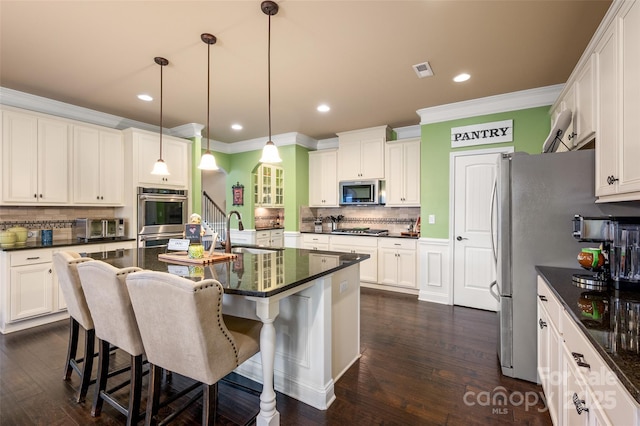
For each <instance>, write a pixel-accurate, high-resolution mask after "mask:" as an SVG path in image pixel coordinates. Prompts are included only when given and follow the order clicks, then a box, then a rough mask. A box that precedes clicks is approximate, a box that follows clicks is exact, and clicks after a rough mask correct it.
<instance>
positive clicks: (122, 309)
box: [77, 260, 144, 425]
mask: <svg viewBox="0 0 640 426" xmlns="http://www.w3.org/2000/svg"><path fill="white" fill-rule="evenodd" d="M77 268H78V275H79V276H80V282H81V284H82V289H83V290H84V294H85V296H86V299H87V305H88V306H89V310H90V311H91V316H92V317H93V323H94V326H95V333H96V337H97V338H98V377H97V379H96V381H97V386H96V389H95V394H94V397H93V405H92V408H91V415H92V416H94V417H97V416H99V415H100V413H101V411H102V405H103V402H104V401H106V402H107V403H109V404H110V405H111V406H113V407H114V408H115V409H116V410H118V411H119V412H121V413H122V414H124V415H126V416H127V425H135V424H137V423H138V421H139V420H140V419H141V416H140V397H141V392H142V361H143V355H144V346H143V345H142V339H141V338H140V331H139V330H138V324H137V323H136V318H135V315H134V313H133V309H132V307H131V301H130V299H129V293H128V291H127V287H126V282H125V280H126V277H127V276H128V275H130V274H131V273H132V272H137V271H141V269H140V268H124V269H118V268H115V267H114V266H112V265H109V264H108V263H105V262H102V261H99V260H92V261H90V262H83V263H81V264H79V265H78V266H77ZM109 344H112V345H115V346H117V347H118V348H119V349H120V350H123V351H125V352H126V353H128V354H129V355H130V356H131V369H130V381H129V385H130V386H129V403H128V406H127V407H124V406H123V405H122V404H120V403H119V402H118V401H117V400H116V399H115V398H114V397H113V396H112V394H111V392H115V391H117V390H119V389H121V388H122V387H123V386H124V385H126V384H123V383H120V384H118V385H115V386H114V387H113V388H112V389H110V390H107V379H108V377H109Z"/></svg>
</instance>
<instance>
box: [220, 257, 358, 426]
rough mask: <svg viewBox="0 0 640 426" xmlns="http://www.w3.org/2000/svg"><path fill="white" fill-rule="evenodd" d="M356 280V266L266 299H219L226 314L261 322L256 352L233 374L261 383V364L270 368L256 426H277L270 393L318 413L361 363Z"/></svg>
mask: <svg viewBox="0 0 640 426" xmlns="http://www.w3.org/2000/svg"><path fill="white" fill-rule="evenodd" d="M359 277H360V265H359V264H355V265H353V266H350V267H347V268H344V269H341V270H339V271H337V272H334V273H333V274H330V275H326V276H323V277H320V278H317V279H315V280H313V281H310V282H309V283H307V284H305V285H303V286H300V287H297V288H295V289H294V291H293V292H283V293H280V294H278V295H276V296H273V297H270V298H259V297H255V298H253V297H247V296H236V295H228V294H225V295H224V301H223V303H224V308H223V311H224V313H225V314H229V315H236V316H241V317H245V318H254V319H259V320H261V321H262V322H263V326H262V333H261V336H260V346H261V348H260V350H261V351H260V353H258V354H256V355H255V356H253V357H252V358H251V359H249V360H247V361H246V362H245V363H243V364H242V365H241V366H240V367H239V368H237V369H236V372H237V373H238V374H241V375H243V376H245V377H248V378H250V379H252V380H254V381H256V382H259V383H262V378H263V365H262V363H263V361H264V363H265V365H264V367H265V369H267V371H269V370H271V368H273V372H274V374H273V386H270V384H269V383H265V384H263V385H265V386H264V390H263V394H262V396H261V398H260V400H261V402H260V408H261V413H260V415H259V416H258V419H257V424H259V425H261V424H271V425H273V424H279V413H278V412H277V410H276V409H275V393H273V394H271V393H272V391H270V389H269V388H275V390H277V391H279V392H281V393H283V394H285V395H288V396H290V397H292V398H295V399H297V400H299V401H302V402H304V403H305V404H308V405H310V406H312V407H314V408H317V409H319V410H326V409H327V408H328V407H329V406H330V405H331V403H332V402H333V401H334V400H335V394H334V389H333V387H334V383H335V382H336V380H338V379H339V378H340V376H342V374H343V373H344V372H345V371H346V370H347V369H348V368H349V367H350V366H351V365H352V364H353V363H354V362H355V361H357V360H358V358H360V278H359ZM274 319H275V320H274ZM274 332H275V344H274V343H273V339H274ZM270 352H272V353H273V354H274V355H271V354H270ZM270 358H272V360H271V359H270ZM269 364H272V366H271V365H269Z"/></svg>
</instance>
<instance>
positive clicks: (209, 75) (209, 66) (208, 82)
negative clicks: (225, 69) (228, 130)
mask: <svg viewBox="0 0 640 426" xmlns="http://www.w3.org/2000/svg"><path fill="white" fill-rule="evenodd" d="M210 84H211V44H209V43H207V153H208V152H209V135H211V130H210V128H209V105H210V104H211V102H210V101H209V93H210V88H209V85H210Z"/></svg>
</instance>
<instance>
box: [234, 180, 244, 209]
mask: <svg viewBox="0 0 640 426" xmlns="http://www.w3.org/2000/svg"><path fill="white" fill-rule="evenodd" d="M231 192H232V194H233V205H234V206H243V205H244V185H240V182H237V183H236V184H235V185H233V186H232V187H231Z"/></svg>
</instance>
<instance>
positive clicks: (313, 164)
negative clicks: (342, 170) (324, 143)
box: [309, 149, 338, 207]
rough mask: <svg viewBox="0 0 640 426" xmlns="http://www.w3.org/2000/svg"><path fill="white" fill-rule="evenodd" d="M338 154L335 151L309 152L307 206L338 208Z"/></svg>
mask: <svg viewBox="0 0 640 426" xmlns="http://www.w3.org/2000/svg"><path fill="white" fill-rule="evenodd" d="M337 167H338V152H337V150H335V149H325V150H321V151H310V152H309V206H310V207H337V206H338V180H337V176H338V175H337Z"/></svg>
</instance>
